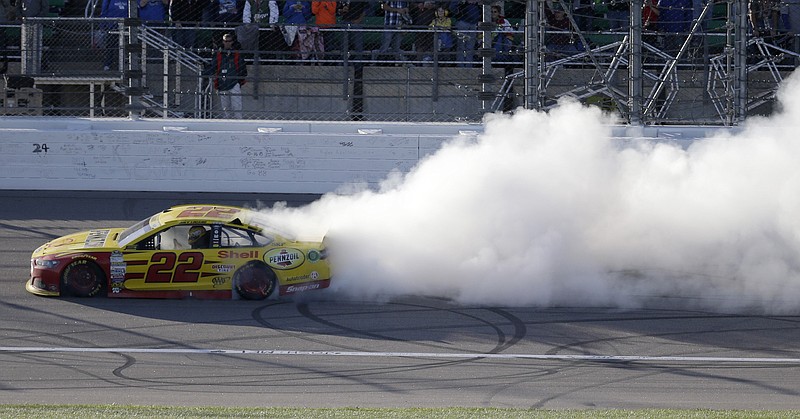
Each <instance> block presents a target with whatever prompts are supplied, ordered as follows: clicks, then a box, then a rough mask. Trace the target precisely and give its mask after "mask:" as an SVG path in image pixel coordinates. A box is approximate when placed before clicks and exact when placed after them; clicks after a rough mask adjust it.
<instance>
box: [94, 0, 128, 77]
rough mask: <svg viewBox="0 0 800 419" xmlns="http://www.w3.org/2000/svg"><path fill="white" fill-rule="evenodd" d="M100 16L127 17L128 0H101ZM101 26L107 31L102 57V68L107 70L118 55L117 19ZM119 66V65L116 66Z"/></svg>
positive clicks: (118, 67)
mask: <svg viewBox="0 0 800 419" xmlns="http://www.w3.org/2000/svg"><path fill="white" fill-rule="evenodd" d="M100 17H106V18H115V19H122V18H126V17H128V0H103V5H102V6H101V9H100ZM103 28H104V29H105V30H106V31H108V32H107V33H106V34H105V35H104V41H105V42H104V43H103V44H104V47H105V53H104V58H103V70H105V71H109V70H111V67H112V66H113V65H114V61H115V60H114V58H117V57H119V33H117V30H118V29H119V23H118V21H116V20H114V21H110V22H107V23H105V24H104V25H103ZM116 68H117V69H120V68H121V65H120V66H117V67H116Z"/></svg>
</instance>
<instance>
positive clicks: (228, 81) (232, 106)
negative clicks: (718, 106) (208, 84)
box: [211, 33, 247, 119]
mask: <svg viewBox="0 0 800 419" xmlns="http://www.w3.org/2000/svg"><path fill="white" fill-rule="evenodd" d="M211 74H212V77H213V80H214V89H215V90H216V91H217V95H218V96H219V104H220V107H221V108H222V113H223V116H224V117H225V118H236V119H241V118H242V86H244V84H245V83H246V77H247V65H246V64H245V62H244V57H242V56H241V54H240V53H239V51H238V50H237V49H236V38H235V37H234V36H233V34H232V33H226V34H225V35H223V36H222V49H221V50H219V51H217V53H216V54H215V55H214V58H213V61H212V62H211Z"/></svg>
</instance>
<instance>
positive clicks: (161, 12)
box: [139, 0, 169, 22]
mask: <svg viewBox="0 0 800 419" xmlns="http://www.w3.org/2000/svg"><path fill="white" fill-rule="evenodd" d="M168 7H169V0H139V20H141V21H142V22H163V21H164V18H165V17H166V15H167V8H168Z"/></svg>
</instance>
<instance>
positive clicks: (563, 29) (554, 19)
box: [545, 5, 578, 55]
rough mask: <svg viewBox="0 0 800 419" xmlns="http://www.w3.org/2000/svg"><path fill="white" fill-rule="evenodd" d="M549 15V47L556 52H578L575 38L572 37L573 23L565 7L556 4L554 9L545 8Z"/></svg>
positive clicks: (547, 39)
mask: <svg viewBox="0 0 800 419" xmlns="http://www.w3.org/2000/svg"><path fill="white" fill-rule="evenodd" d="M545 14H546V16H547V29H548V33H547V37H546V44H547V49H548V50H550V51H552V52H553V53H556V54H563V55H572V54H575V53H576V52H578V49H577V48H576V47H575V40H574V39H573V38H572V35H573V34H572V24H571V23H570V21H569V19H567V15H566V13H565V12H564V9H562V8H561V6H560V5H554V6H553V8H552V9H550V8H547V9H545Z"/></svg>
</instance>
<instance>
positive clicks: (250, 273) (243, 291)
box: [233, 262, 278, 300]
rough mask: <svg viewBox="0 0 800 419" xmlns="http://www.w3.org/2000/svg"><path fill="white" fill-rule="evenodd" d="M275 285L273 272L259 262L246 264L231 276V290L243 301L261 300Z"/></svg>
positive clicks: (268, 294)
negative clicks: (234, 290)
mask: <svg viewBox="0 0 800 419" xmlns="http://www.w3.org/2000/svg"><path fill="white" fill-rule="evenodd" d="M277 284H278V278H277V277H276V276H275V272H272V269H270V268H268V267H267V266H265V265H264V264H263V263H260V262H248V263H247V264H245V265H244V266H242V267H241V268H239V270H238V271H236V273H235V274H234V275H233V288H234V289H236V292H237V293H238V294H239V295H240V296H241V297H242V298H244V299H245V300H263V299H265V298H267V297H269V296H270V294H272V292H273V291H275V286H276V285H277Z"/></svg>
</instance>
